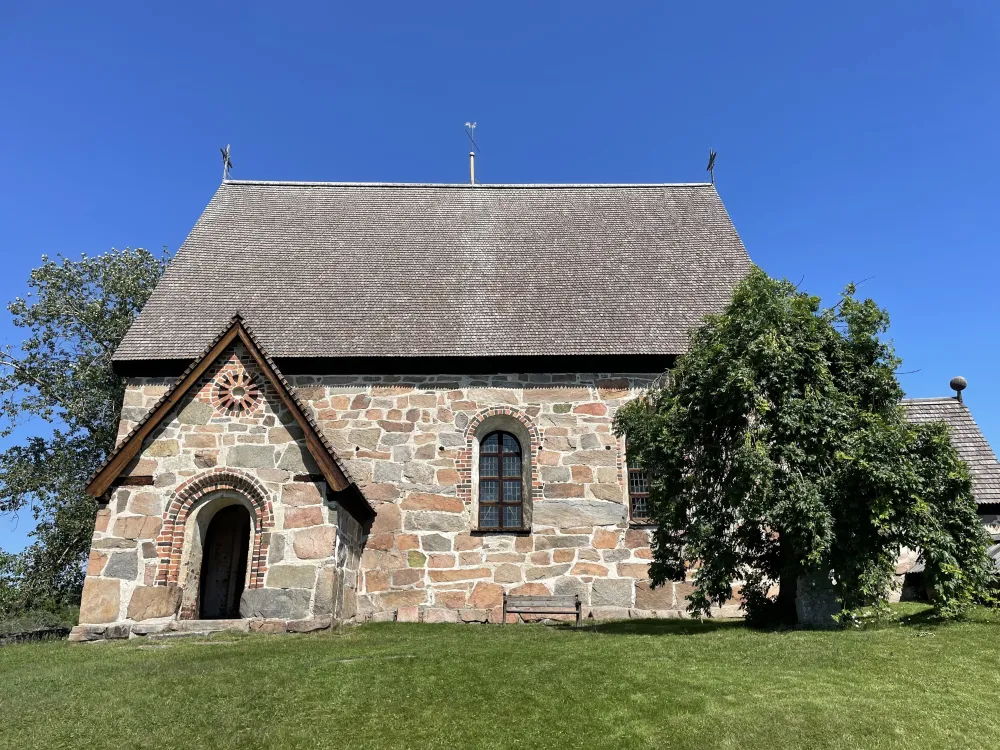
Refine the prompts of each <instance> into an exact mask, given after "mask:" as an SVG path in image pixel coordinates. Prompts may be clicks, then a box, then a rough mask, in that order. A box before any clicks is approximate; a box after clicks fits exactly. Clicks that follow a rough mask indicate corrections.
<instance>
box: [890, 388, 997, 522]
mask: <svg viewBox="0 0 1000 750" xmlns="http://www.w3.org/2000/svg"><path fill="white" fill-rule="evenodd" d="M903 406H904V407H905V409H906V418H907V419H908V420H909V421H911V422H915V423H922V422H944V423H945V424H947V425H948V426H949V427H950V428H951V442H952V444H953V445H954V446H955V450H957V451H958V455H959V456H961V458H962V459H963V460H964V461H965V462H966V463H967V464H968V465H969V474H971V476H972V491H973V493H974V494H975V496H976V502H977V503H979V504H980V505H983V504H987V503H1000V462H997V457H996V455H995V454H994V453H993V449H992V448H990V444H989V443H987V442H986V438H985V437H984V436H983V433H982V432H980V430H979V425H977V424H976V422H975V420H974V419H973V418H972V413H971V412H970V411H969V408H968V407H967V406H966V405H965V404H964V403H963V402H961V401H959V400H958V399H956V398H912V399H904V400H903Z"/></svg>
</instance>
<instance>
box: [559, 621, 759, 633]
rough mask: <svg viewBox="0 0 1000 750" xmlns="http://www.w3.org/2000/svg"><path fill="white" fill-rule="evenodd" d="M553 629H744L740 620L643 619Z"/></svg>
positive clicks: (561, 626) (594, 630) (627, 631)
mask: <svg viewBox="0 0 1000 750" xmlns="http://www.w3.org/2000/svg"><path fill="white" fill-rule="evenodd" d="M555 627H557V628H559V629H561V630H573V631H577V632H581V633H600V634H604V635H674V636H677V635H708V634H710V633H716V632H719V631H720V630H727V631H732V630H735V629H742V628H745V627H746V625H745V624H744V623H743V621H742V620H735V619H725V620H722V619H720V620H709V619H705V620H694V619H691V620H684V619H669V620H666V619H652V618H650V619H643V620H610V621H607V622H603V621H602V622H593V621H591V622H588V621H586V620H584V621H583V623H582V624H581V625H580V627H579V628H577V627H574V626H573V625H572V624H571V623H563V624H559V625H556V626H555Z"/></svg>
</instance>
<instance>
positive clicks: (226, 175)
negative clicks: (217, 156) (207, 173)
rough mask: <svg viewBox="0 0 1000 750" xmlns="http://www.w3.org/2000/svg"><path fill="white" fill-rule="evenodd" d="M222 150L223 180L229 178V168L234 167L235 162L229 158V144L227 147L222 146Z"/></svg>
mask: <svg viewBox="0 0 1000 750" xmlns="http://www.w3.org/2000/svg"><path fill="white" fill-rule="evenodd" d="M219 151H221V152H222V181H223V182H225V181H226V180H228V179H229V170H230V169H232V168H233V163H232V162H231V161H230V160H229V144H228V143H227V144H226V147H225V148H220V149H219Z"/></svg>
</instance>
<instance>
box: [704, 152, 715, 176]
mask: <svg viewBox="0 0 1000 750" xmlns="http://www.w3.org/2000/svg"><path fill="white" fill-rule="evenodd" d="M715 157H716V153H715V151H713V150H712V149H709V150H708V166H707V167H705V171H706V172H708V173H709V174H710V175H712V184H713V185H714V184H715Z"/></svg>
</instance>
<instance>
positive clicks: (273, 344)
mask: <svg viewBox="0 0 1000 750" xmlns="http://www.w3.org/2000/svg"><path fill="white" fill-rule="evenodd" d="M750 267H751V263H750V259H749V257H748V256H747V253H746V250H745V249H744V247H743V243H742V242H741V241H740V238H739V236H738V235H737V233H736V230H735V229H734V227H733V224H732V222H731V221H730V219H729V216H728V214H727V213H726V210H725V207H724V206H723V205H722V201H721V199H720V198H719V195H718V193H717V192H716V191H715V188H714V187H713V186H711V185H706V184H689V185H492V186H484V185H476V186H469V185H397V184H340V183H287V182H286V183H279V182H240V181H228V182H225V183H223V185H222V186H221V187H220V188H219V190H218V191H217V192H216V194H215V196H214V197H213V198H212V200H211V202H210V203H209V205H208V207H207V208H206V209H205V211H204V213H203V214H202V216H201V218H200V219H199V220H198V222H197V224H196V225H195V227H194V229H193V230H192V231H191V234H190V235H189V236H188V238H187V240H186V241H185V242H184V244H183V245H182V247H181V248H180V249H179V250H178V252H177V255H176V257H175V258H174V259H173V261H172V262H171V264H170V267H169V268H168V269H167V271H166V273H165V274H164V277H163V279H162V280H161V282H160V284H159V285H158V286H157V288H156V290H155V291H154V292H153V295H152V296H151V297H150V299H149V301H148V303H147V304H146V307H145V309H144V310H143V311H142V313H141V315H140V316H139V318H138V320H137V321H136V322H135V324H134V325H133V326H132V328H131V330H130V331H129V332H128V334H127V335H126V336H125V339H124V340H123V341H122V343H121V346H120V347H119V349H118V351H117V352H116V354H115V359H116V360H118V361H123V360H143V359H189V358H191V357H194V356H196V355H197V354H198V353H199V352H200V351H201V350H202V348H203V347H204V346H205V344H206V343H207V342H208V341H210V340H211V338H212V337H213V336H214V335H215V333H216V332H217V331H218V330H219V329H220V328H221V327H222V326H223V325H225V323H226V321H227V320H229V318H230V317H231V316H232V315H233V314H234V313H235V312H237V311H239V312H241V313H243V314H244V315H245V316H246V317H247V318H248V319H249V320H252V321H254V325H255V328H256V332H257V335H258V336H259V337H260V340H261V343H262V345H263V346H265V347H266V350H267V351H268V352H269V353H270V354H271V355H272V356H274V357H276V358H282V357H345V356H351V357H356V356H384V357H411V356H503V355H513V356H519V355H529V356H530V355H548V354H561V355H579V354H591V355H617V354H640V355H641V354H677V353H680V352H683V351H684V350H685V349H686V348H687V341H688V339H687V334H688V331H689V330H691V329H692V328H694V327H696V326H697V325H698V324H699V323H700V322H701V320H702V318H703V317H704V316H705V315H706V314H708V313H713V312H719V311H721V309H722V307H723V306H724V305H725V304H726V302H728V300H729V298H730V295H731V293H732V290H733V287H734V286H735V285H736V283H737V282H738V281H739V280H740V279H741V278H743V276H745V275H746V274H747V273H748V271H749V269H750Z"/></svg>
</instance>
